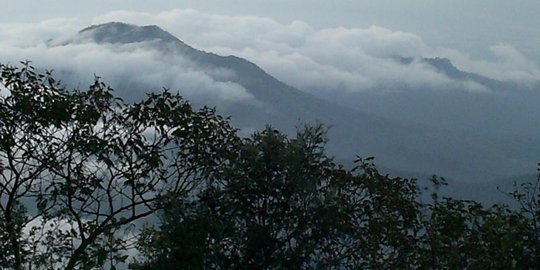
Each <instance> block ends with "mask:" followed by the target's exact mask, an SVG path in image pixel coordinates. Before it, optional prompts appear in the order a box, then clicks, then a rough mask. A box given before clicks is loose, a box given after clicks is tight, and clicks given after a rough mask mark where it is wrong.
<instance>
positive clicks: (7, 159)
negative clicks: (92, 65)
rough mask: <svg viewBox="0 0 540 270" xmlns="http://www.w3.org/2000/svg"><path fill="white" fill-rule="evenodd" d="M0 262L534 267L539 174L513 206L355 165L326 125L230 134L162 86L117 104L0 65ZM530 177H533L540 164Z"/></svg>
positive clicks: (101, 87)
mask: <svg viewBox="0 0 540 270" xmlns="http://www.w3.org/2000/svg"><path fill="white" fill-rule="evenodd" d="M0 70H1V78H0V174H1V176H0V268H2V269H96V268H97V269H101V268H105V269H116V268H120V267H125V266H127V267H129V268H130V269H534V268H536V267H538V265H540V192H539V186H538V182H532V183H527V184H522V185H516V186H515V189H514V190H509V191H502V192H507V193H508V196H509V197H510V198H513V200H514V201H515V203H516V206H515V207H514V206H512V207H511V206H508V205H503V204H496V205H483V204H481V203H480V202H476V201H472V200H459V199H455V198H450V197H444V196H440V195H439V193H438V191H439V190H440V189H444V187H445V185H446V181H445V179H444V178H442V177H439V176H435V175H434V176H433V177H432V179H431V182H432V186H429V187H422V186H420V185H419V184H418V183H417V180H416V179H409V178H401V177H393V176H389V175H387V174H385V173H382V172H381V171H379V170H378V169H377V167H376V166H375V161H376V159H374V158H373V157H356V161H355V165H354V167H352V168H350V167H345V166H343V165H341V164H339V163H337V162H336V161H334V160H333V158H332V156H330V155H328V154H327V152H326V149H325V144H326V142H327V140H328V139H327V127H326V126H325V125H324V124H306V125H304V126H300V127H298V128H297V134H296V135H295V136H287V135H285V134H284V133H282V132H280V131H279V130H276V129H274V128H272V127H270V126H268V127H267V128H265V129H264V130H261V131H257V132H255V133H253V134H252V135H251V136H248V137H241V136H239V135H238V130H237V129H236V128H235V127H233V126H232V125H231V124H230V122H229V119H228V118H227V117H223V116H220V115H219V114H217V113H216V111H215V109H213V108H208V107H202V108H195V107H193V106H191V105H190V103H189V102H188V101H186V100H184V99H183V98H182V97H181V96H180V95H179V94H177V93H175V92H172V91H169V90H168V89H164V90H163V91H161V92H154V93H149V94H147V97H146V98H145V99H144V100H141V101H138V102H133V103H127V102H125V101H123V100H122V99H121V98H119V97H117V96H116V95H115V93H114V91H113V89H111V88H110V87H109V86H108V85H107V84H105V83H104V82H103V81H102V80H101V79H100V78H99V77H96V79H95V82H94V83H93V84H92V85H90V86H89V87H88V88H87V89H83V90H81V89H66V88H65V87H63V86H62V84H61V83H60V82H58V81H56V80H55V79H54V77H53V75H52V73H51V72H48V71H45V72H41V71H38V70H36V69H34V68H33V67H32V66H31V65H30V63H29V62H24V63H22V64H21V65H19V66H11V65H3V64H2V65H1V66H0ZM539 180H540V179H539Z"/></svg>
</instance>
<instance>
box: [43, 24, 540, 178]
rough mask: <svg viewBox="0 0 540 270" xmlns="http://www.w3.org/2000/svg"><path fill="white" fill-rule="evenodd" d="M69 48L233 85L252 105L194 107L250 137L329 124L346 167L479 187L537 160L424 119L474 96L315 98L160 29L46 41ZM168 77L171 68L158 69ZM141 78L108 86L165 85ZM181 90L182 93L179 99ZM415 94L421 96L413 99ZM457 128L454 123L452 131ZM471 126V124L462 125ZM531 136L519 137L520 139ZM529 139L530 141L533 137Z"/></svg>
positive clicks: (131, 28)
mask: <svg viewBox="0 0 540 270" xmlns="http://www.w3.org/2000/svg"><path fill="white" fill-rule="evenodd" d="M70 44H97V45H99V46H105V47H107V48H114V49H113V52H115V53H118V54H121V53H123V50H126V49H133V48H137V50H141V48H142V49H144V50H151V51H152V52H153V53H155V55H156V56H155V57H157V59H158V60H159V61H169V62H167V67H169V70H173V68H174V67H177V66H181V65H186V63H189V65H190V67H189V69H188V71H189V72H191V71H193V70H195V71H196V72H201V73H204V74H207V75H208V76H210V77H211V78H212V79H213V80H215V81H216V82H219V83H221V84H226V85H237V86H239V87H241V88H242V89H245V90H246V91H247V93H248V94H249V95H251V96H252V99H247V100H233V101H227V102H223V101H222V100H219V99H215V98H213V97H212V95H211V94H210V95H206V96H197V95H193V97H191V100H190V101H191V102H192V103H194V104H196V105H199V106H200V105H203V104H208V105H211V106H216V107H217V109H218V111H219V112H220V113H222V114H225V115H230V116H231V119H232V122H233V123H234V124H235V125H236V126H237V127H239V128H242V129H244V130H246V131H248V132H249V131H252V130H257V129H261V128H263V127H264V125H266V124H270V125H272V126H274V127H276V128H278V129H280V130H282V131H284V132H286V133H289V134H293V133H294V132H295V130H296V126H298V125H302V124H303V123H315V122H322V123H324V124H326V125H327V126H331V129H330V131H329V137H330V142H329V144H328V148H329V151H330V153H331V154H333V155H335V156H336V159H337V160H341V161H343V162H345V163H348V162H350V161H351V160H352V159H354V157H355V156H356V155H359V156H363V157H367V156H376V157H377V159H376V164H378V165H381V166H382V167H384V168H387V170H388V172H394V171H395V172H404V171H406V172H409V173H410V175H431V174H438V175H442V176H445V177H448V178H450V179H455V180H459V181H470V182H471V181H472V182H474V181H476V182H477V181H486V180H489V179H496V178H505V177H511V176H513V175H520V174H524V173H527V172H530V171H531V168H530V163H531V162H532V161H533V159H534V158H535V157H534V156H532V155H525V156H524V155H523V153H524V152H525V151H522V149H520V150H519V151H517V150H516V151H514V152H516V153H514V152H512V151H510V150H509V149H510V148H511V147H501V144H506V146H508V142H507V140H505V139H500V137H497V136H495V137H496V138H495V139H493V138H492V137H493V136H491V135H490V136H487V135H485V134H481V132H478V133H475V134H473V135H471V136H469V134H468V133H467V130H468V129H469V128H473V127H467V128H453V125H451V124H440V123H437V122H433V121H431V120H430V119H428V118H429V117H434V116H433V115H429V114H434V115H435V116H437V117H439V116H440V115H439V114H437V113H434V112H433V111H435V112H436V111H437V108H439V107H442V108H444V110H450V109H451V107H452V106H457V107H456V108H461V107H462V105H456V104H458V103H457V102H464V103H466V104H468V103H469V102H476V101H475V100H476V95H477V94H476V93H474V94H471V95H470V96H463V95H458V96H457V97H454V96H452V95H450V96H452V98H454V99H456V98H457V99H466V98H470V97H472V101H468V100H452V101H451V102H448V101H447V104H437V106H433V104H432V107H433V108H432V110H430V111H423V109H422V106H427V105H426V104H429V102H431V101H433V100H432V98H433V97H431V96H429V95H424V94H425V93H424V92H426V89H405V90H406V91H403V92H405V93H406V94H403V95H401V96H400V95H396V96H391V97H390V98H389V97H388V96H382V95H379V94H370V95H368V94H362V95H350V96H347V95H344V96H338V95H330V96H315V95H313V94H309V93H306V92H303V91H300V90H299V89H296V88H294V87H291V86H289V85H287V84H285V83H283V82H281V81H279V80H278V79H276V78H274V77H272V76H271V75H270V74H268V73H266V72H265V71H264V70H262V69H261V68H260V67H258V66H257V65H256V64H254V63H252V62H250V61H248V60H246V59H243V58H239V57H236V56H232V55H229V56H220V55H217V54H214V53H210V52H205V51H201V50H197V49H195V48H193V47H191V46H189V45H187V44H186V43H184V42H182V41H181V40H180V39H178V38H176V37H175V36H173V35H171V34H170V33H168V32H166V31H164V30H162V29H161V28H159V27H157V26H135V25H129V24H124V23H118V22H113V23H106V24H101V25H94V26H91V27H88V28H85V29H83V30H81V31H80V32H79V33H77V34H76V35H75V36H73V37H72V38H70V39H67V40H62V41H52V42H50V43H49V45H50V46H67V45H70ZM177 57H180V58H178V59H181V61H180V60H178V61H177V60H175V59H177ZM160 59H162V60H160ZM156 61H157V60H156ZM399 61H401V62H402V64H403V65H407V64H410V62H412V61H413V60H412V59H408V58H401V59H399ZM423 61H425V62H426V63H428V64H430V65H432V66H433V68H435V69H437V70H439V71H440V72H442V73H445V74H447V76H449V77H452V76H453V77H455V78H459V79H462V80H476V81H479V82H482V81H484V82H485V84H489V85H498V83H499V82H496V81H493V80H490V79H488V78H484V77H480V76H477V75H475V74H472V73H464V72H461V71H459V70H457V69H456V68H455V67H454V66H453V65H451V63H450V62H449V61H448V60H444V59H424V60H423ZM121 68H123V67H121ZM126 68H127V67H126ZM166 71H168V70H163V72H166ZM216 71H219V72H216ZM75 73H76V71H61V72H60V74H61V76H62V78H61V79H62V80H63V81H65V82H71V83H73V84H74V85H77V84H78V83H80V82H78V81H77V76H75V75H76V74H75ZM122 74H123V73H122ZM223 74H226V76H225V75H223ZM100 75H101V74H100ZM142 75H144V74H129V73H126V74H124V75H121V76H120V75H116V76H120V78H119V79H115V80H113V81H114V82H113V83H112V86H113V87H114V88H115V89H117V91H118V93H119V94H120V95H121V96H123V97H124V98H125V99H126V100H128V101H134V100H137V99H140V98H141V97H143V95H144V92H145V91H148V90H150V89H159V88H160V87H161V86H162V85H153V84H151V83H147V82H145V81H144V80H137V77H138V76H142ZM178 75H179V76H180V75H181V74H178ZM186 83H189V82H186ZM206 90H207V91H211V90H212V89H206ZM182 91H183V90H182V89H180V92H181V93H182V94H184V92H182ZM414 93H416V94H422V95H418V96H415V95H413V94H414ZM443 97H444V95H443ZM437 98H438V97H437ZM422 99H424V100H422ZM418 100H419V101H418ZM415 102H417V103H418V105H417V106H416V105H415V106H410V107H411V108H412V107H414V109H409V110H407V109H404V107H405V106H409V105H411V104H415ZM437 102H445V99H444V98H440V99H438V100H437ZM453 102H456V103H453ZM479 104H482V103H481V102H480V103H479ZM418 108H420V109H418ZM488 111H489V110H488ZM426 112H427V113H426ZM426 114H428V115H426ZM449 117H452V115H450V116H449ZM462 118H463V117H457V118H456V120H455V121H458V120H459V121H461V120H462ZM475 121H476V120H475ZM450 122H452V121H450ZM469 122H470V121H469ZM471 123H474V121H472V122H471ZM457 124H459V123H455V124H454V125H457ZM468 124H470V123H466V125H468ZM533 134H535V133H533ZM528 135H532V134H528ZM528 135H527V134H524V138H526V137H527V136H528ZM499 139H500V140H499ZM529 139H531V140H534V138H532V137H530V138H529ZM498 140H499V141H498ZM524 145H527V144H523V143H518V145H517V147H518V148H519V147H523V146H524ZM536 149H538V150H540V147H538V145H536V144H534V145H533V147H532V148H529V149H528V150H536ZM537 153H540V151H538V152H537ZM538 160H540V159H538ZM532 164H536V163H534V162H533V163H532ZM533 166H534V165H533ZM533 169H534V167H533Z"/></svg>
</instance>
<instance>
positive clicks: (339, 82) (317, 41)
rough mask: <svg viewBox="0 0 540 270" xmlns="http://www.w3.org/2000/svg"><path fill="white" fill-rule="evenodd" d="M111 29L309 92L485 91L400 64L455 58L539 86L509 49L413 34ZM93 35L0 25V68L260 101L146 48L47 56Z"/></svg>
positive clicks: (198, 16) (212, 19) (202, 16)
mask: <svg viewBox="0 0 540 270" xmlns="http://www.w3.org/2000/svg"><path fill="white" fill-rule="evenodd" d="M110 21H122V22H127V23H133V24H137V25H148V24H155V25H158V26H160V27H162V28H163V29H165V30H166V31H169V32H171V33H172V34H173V35H175V36H177V37H178V38H179V39H181V40H183V41H185V42H186V43H187V44H190V45H192V46H194V47H195V48H199V49H203V50H205V51H211V52H215V53H218V54H222V55H231V54H232V55H237V56H240V57H244V58H247V59H248V60H250V61H252V62H254V63H256V64H257V65H259V66H261V67H262V68H263V69H264V70H266V71H267V72H269V73H270V74H271V75H273V76H275V77H277V78H278V79H280V80H282V81H284V82H285V83H288V84H290V85H293V86H295V87H297V88H300V89H302V90H305V91H308V92H309V91H311V92H316V91H348V92H358V91H368V90H374V89H391V88H392V87H391V86H395V85H407V86H411V87H429V88H433V89H443V88H448V86H454V88H455V87H458V88H461V89H468V90H471V91H478V90H479V89H481V87H480V85H478V84H474V83H471V82H461V81H455V80H452V79H450V78H448V77H447V76H445V75H443V74H440V73H438V72H437V71H436V70H434V69H433V68H432V67H431V66H429V65H426V64H423V63H421V62H413V63H412V64H410V65H403V64H400V63H399V62H398V61H395V60H394V58H393V57H395V56H406V57H436V56H437V57H448V58H450V59H451V61H452V62H453V63H454V64H455V65H456V66H457V67H458V68H460V69H463V70H465V71H470V72H475V73H479V74H482V75H485V76H488V77H491V78H494V79H499V80H514V81H519V82H530V81H533V82H537V81H539V80H540V68H539V67H538V65H537V64H536V63H534V62H532V61H530V60H528V59H527V58H526V57H525V56H523V54H521V53H520V52H519V51H518V50H516V49H515V48H514V47H513V46H512V45H510V44H499V45H494V46H492V47H491V48H489V50H490V51H491V52H492V53H493V54H494V55H495V56H496V60H491V61H488V60H478V59H473V58H472V57H470V56H469V55H468V54H466V53H463V52H460V51H457V50H453V49H450V48H432V47H430V46H429V45H428V44H426V43H425V42H424V41H423V40H422V38H421V37H420V36H418V35H415V34H414V33H408V32H402V31H394V30H391V29H388V28H385V27H381V26H375V25H374V26H370V27H367V28H345V27H335V28H322V29H316V28H314V27H312V26H310V25H309V24H307V23H305V22H302V21H292V22H290V23H286V24H283V23H279V22H277V21H275V20H273V19H271V18H265V17H257V16H229V15H219V14H211V13H204V12H199V11H197V10H194V9H176V10H170V11H164V12H159V13H148V12H132V11H113V12H109V13H106V14H103V15H101V16H97V17H95V18H94V19H93V20H92V23H93V24H98V23H104V22H110ZM85 26H87V25H84V23H83V22H81V21H79V20H76V19H54V20H48V21H45V22H42V23H39V24H35V25H32V24H19V25H15V24H0V30H3V31H0V32H1V33H2V34H0V49H1V52H0V59H1V60H2V61H12V62H17V61H18V60H23V59H31V60H33V61H34V62H36V63H39V64H40V65H41V66H48V67H54V68H56V69H66V70H71V71H73V72H75V73H77V74H82V75H79V79H80V80H81V81H85V82H88V81H90V80H91V79H92V77H91V74H93V73H95V74H98V75H101V76H103V77H104V78H105V79H106V80H107V81H109V82H111V80H112V81H113V82H111V83H113V84H114V83H116V82H114V80H115V79H117V78H126V77H127V76H130V79H132V80H133V81H134V82H135V83H141V84H142V85H145V86H148V87H153V88H159V87H161V86H165V87H169V88H172V89H181V90H182V91H183V92H182V93H183V94H184V95H186V96H187V97H188V98H201V97H209V98H213V99H217V100H221V101H225V102H230V101H235V100H249V99H252V97H251V96H250V94H249V93H248V91H247V90H246V89H244V88H243V87H242V86H240V85H238V84H235V83H232V82H230V81H228V80H227V76H232V75H230V74H229V73H230V72H228V71H226V70H214V71H208V70H204V69H203V68H201V67H198V66H197V65H196V64H195V63H192V62H190V61H188V60H187V59H184V58H182V57H181V56H175V57H172V58H168V57H163V56H162V55H160V54H159V53H158V52H157V51H155V50H153V49H151V47H150V46H147V45H148V44H146V45H145V44H135V45H133V44H132V45H124V46H122V47H121V48H114V47H112V46H98V45H95V44H75V45H68V46H59V47H48V46H46V44H45V43H44V42H43V41H44V40H47V39H49V38H56V39H61V38H63V37H65V36H66V35H70V34H71V35H72V34H74V33H75V32H76V31H77V30H80V29H81V28H83V27H85ZM394 88H395V87H394ZM483 90H485V89H483Z"/></svg>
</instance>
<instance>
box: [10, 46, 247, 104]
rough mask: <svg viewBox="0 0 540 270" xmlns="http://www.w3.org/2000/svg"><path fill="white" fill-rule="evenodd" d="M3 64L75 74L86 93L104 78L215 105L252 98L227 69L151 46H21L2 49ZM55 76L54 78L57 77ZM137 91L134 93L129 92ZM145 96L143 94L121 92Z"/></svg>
mask: <svg viewBox="0 0 540 270" xmlns="http://www.w3.org/2000/svg"><path fill="white" fill-rule="evenodd" d="M0 59H2V60H3V61H5V62H7V63H11V64H15V63H17V62H18V60H19V59H31V60H32V61H33V64H34V65H35V66H38V67H53V68H54V69H55V70H56V72H72V73H73V74H72V75H73V80H74V81H72V82H68V83H71V85H72V86H79V87H80V88H84V87H86V86H88V85H89V84H90V83H91V82H92V80H93V74H96V75H98V76H101V77H102V78H103V79H104V81H105V82H107V83H110V84H111V85H113V86H119V85H121V84H123V83H124V82H123V80H125V79H126V78H129V81H130V86H134V85H135V86H139V87H138V88H139V89H136V90H139V91H151V90H159V89H161V88H162V87H165V88H169V89H171V90H180V92H181V93H182V95H183V96H185V97H187V98H189V99H199V100H201V99H207V100H212V101H213V102H214V104H215V103H218V102H231V101H239V100H250V99H252V96H251V95H250V94H249V93H248V92H247V90H246V89H244V88H243V87H242V86H240V85H238V84H236V83H233V82H230V81H228V78H227V77H230V76H232V75H233V74H232V73H231V72H230V71H227V70H205V69H203V68H201V67H199V66H197V64H196V63H193V62H192V61H190V60H188V59H186V58H184V57H182V55H176V56H173V57H171V56H170V55H168V56H166V55H164V54H161V53H160V52H158V51H156V50H154V49H152V48H151V46H150V44H145V43H138V44H126V45H119V46H113V45H98V44H95V43H81V44H69V45H65V46H52V47H50V46H47V45H46V44H45V43H39V44H37V45H35V46H26V47H20V46H15V45H10V44H5V43H1V44H0ZM53 74H54V73H53ZM129 90H133V89H129ZM121 94H123V95H124V96H126V95H129V96H131V97H134V96H139V97H140V96H142V93H138V94H136V93H121Z"/></svg>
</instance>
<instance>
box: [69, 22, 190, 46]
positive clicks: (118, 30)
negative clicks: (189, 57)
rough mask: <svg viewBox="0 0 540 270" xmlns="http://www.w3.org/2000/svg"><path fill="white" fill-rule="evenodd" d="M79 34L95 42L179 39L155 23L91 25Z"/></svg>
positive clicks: (166, 40) (168, 40) (170, 40)
mask: <svg viewBox="0 0 540 270" xmlns="http://www.w3.org/2000/svg"><path fill="white" fill-rule="evenodd" d="M79 35H80V36H82V37H84V38H89V39H91V40H93V41H94V42H96V43H113V44H114V43H136V42H143V41H152V40H159V41H163V42H172V41H174V42H178V41H180V40H178V39H177V38H176V37H175V36H173V35H171V34H170V33H169V32H167V31H165V30H163V29H161V28H159V27H158V26H156V25H146V26H137V25H133V24H127V23H122V22H109V23H104V24H98V25H92V26H90V27H87V28H85V29H83V30H81V31H80V32H79Z"/></svg>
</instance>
